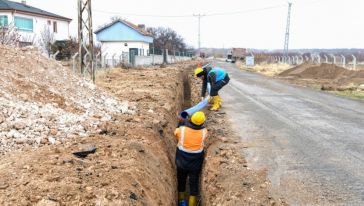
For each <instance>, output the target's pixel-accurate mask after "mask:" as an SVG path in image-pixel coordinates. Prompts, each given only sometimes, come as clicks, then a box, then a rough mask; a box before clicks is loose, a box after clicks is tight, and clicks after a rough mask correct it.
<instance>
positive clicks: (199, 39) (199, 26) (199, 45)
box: [193, 14, 206, 54]
mask: <svg viewBox="0 0 364 206" xmlns="http://www.w3.org/2000/svg"><path fill="white" fill-rule="evenodd" d="M193 16H196V17H197V18H198V53H199V54H200V53H201V17H203V16H206V15H205V14H194V15H193Z"/></svg>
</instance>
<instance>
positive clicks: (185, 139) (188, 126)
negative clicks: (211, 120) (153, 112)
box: [174, 112, 207, 206]
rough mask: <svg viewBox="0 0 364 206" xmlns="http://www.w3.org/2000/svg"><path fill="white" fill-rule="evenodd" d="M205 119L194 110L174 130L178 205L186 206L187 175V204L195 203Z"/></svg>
mask: <svg viewBox="0 0 364 206" xmlns="http://www.w3.org/2000/svg"><path fill="white" fill-rule="evenodd" d="M205 119H206V117H205V114H204V113H203V112H196V113H194V114H193V115H192V116H191V119H190V120H189V121H187V122H186V123H185V125H184V123H182V126H180V127H178V128H177V129H176V130H175V132H174V134H175V136H176V137H177V138H178V145H177V149H176V166H177V179H178V205H179V206H187V204H186V201H185V191H186V181H187V177H189V183H190V197H189V201H188V206H196V205H197V195H198V194H199V183H200V173H201V169H202V163H203V160H204V142H205V140H206V137H207V129H206V128H205V127H204V126H203V125H204V123H205ZM180 121H181V120H180ZM180 123H181V122H180Z"/></svg>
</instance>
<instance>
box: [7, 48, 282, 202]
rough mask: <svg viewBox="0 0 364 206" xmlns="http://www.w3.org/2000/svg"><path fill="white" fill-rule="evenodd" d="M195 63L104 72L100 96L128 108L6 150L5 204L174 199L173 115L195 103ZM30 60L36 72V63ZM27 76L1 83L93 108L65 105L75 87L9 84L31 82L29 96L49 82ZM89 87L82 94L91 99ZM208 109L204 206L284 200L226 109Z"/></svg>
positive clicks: (71, 110) (44, 97)
mask: <svg viewBox="0 0 364 206" xmlns="http://www.w3.org/2000/svg"><path fill="white" fill-rule="evenodd" d="M25 56H26V54H25ZM38 61H40V60H38ZM41 62H43V63H44V64H43V63H42V65H44V67H46V63H47V62H46V61H45V60H44V59H42V58H41ZM196 64H197V62H189V63H181V64H177V65H173V66H168V67H167V68H153V69H133V70H122V69H113V70H107V71H104V72H101V73H100V74H99V76H98V80H97V88H98V89H97V94H98V95H101V94H102V95H109V96H110V98H111V97H115V98H116V99H118V100H123V101H126V102H128V108H130V109H131V110H130V112H118V113H117V112H116V113H112V112H110V115H111V117H110V119H105V120H104V121H101V122H100V123H99V124H95V125H94V126H93V127H95V128H90V131H89V132H88V133H87V136H84V135H82V136H81V135H80V134H79V133H74V134H73V135H72V137H68V136H67V137H66V138H65V139H64V140H63V141H57V142H56V144H52V143H47V142H46V143H45V144H39V145H38V144H36V145H32V147H29V146H26V145H20V146H19V147H16V149H14V150H9V151H6V152H4V153H2V154H1V158H0V205H167V206H170V205H176V197H177V194H176V192H177V191H176V188H177V183H176V174H175V165H174V157H175V145H176V139H175V137H174V136H173V130H174V129H175V126H176V113H177V112H178V111H181V110H182V108H183V107H188V106H189V105H191V104H193V103H196V102H197V101H198V91H199V89H200V85H199V82H197V81H196V80H195V79H193V76H192V68H194V67H195V66H196ZM33 66H34V68H33V69H35V70H36V68H37V65H33ZM58 67H60V68H61V69H62V67H61V66H59V65H57V68H58ZM62 71H63V70H62ZM44 75H47V72H46V71H44ZM67 75H69V74H67ZM28 76H29V77H27V78H24V77H20V78H21V80H22V81H21V82H18V81H17V80H16V79H15V80H14V81H9V82H8V83H7V84H8V85H7V87H5V86H3V88H6V89H8V90H6V91H9V92H12V95H14V96H19V98H20V99H23V100H26V101H37V102H40V103H47V102H51V103H57V104H54V106H57V108H59V109H62V111H63V110H64V111H67V112H68V113H70V114H72V113H75V114H79V113H82V112H84V111H85V110H88V109H89V108H82V107H80V106H78V104H66V102H67V101H64V100H67V99H68V98H69V96H72V95H74V94H76V93H77V91H75V92H74V94H71V93H72V91H73V90H72V89H74V88H73V87H72V88H71V87H66V88H67V91H66V90H65V91H64V92H63V91H58V92H53V93H54V94H55V95H46V94H44V95H39V96H38V95H34V96H31V95H27V96H20V94H17V91H15V90H14V91H13V90H10V88H12V87H11V84H15V85H17V86H16V87H15V88H17V90H18V91H19V92H22V91H24V90H27V91H28V88H29V94H33V93H31V91H33V90H34V89H32V87H34V85H39V88H42V87H41V85H43V84H45V83H44V82H41V81H39V82H38V84H33V83H32V82H30V81H29V78H30V79H31V77H32V75H28ZM55 76H57V75H55ZM72 78H75V82H78V81H79V79H78V78H77V77H72ZM34 82H35V83H37V82H36V81H34ZM56 83H57V88H58V89H60V90H62V88H65V87H64V86H62V84H65V83H61V82H57V81H56V82H55V84H56ZM48 86H49V85H48ZM23 87H24V88H23ZM68 88H69V89H68ZM46 90H47V91H49V89H46ZM87 91H89V90H85V91H84V93H85V97H87V98H90V97H89V96H87V95H86V94H88V93H87ZM92 91H93V90H92ZM68 93H70V94H68ZM56 94H57V95H56ZM102 95H101V96H102ZM38 97H39V98H38ZM48 97H49V98H50V100H49V99H47V98H48ZM82 97H83V96H81V97H80V98H82ZM28 98H29V99H28ZM76 100H77V96H75V97H74V101H75V102H76ZM14 101H15V100H14ZM95 101H96V102H97V100H95ZM62 102H64V104H63V103H62ZM69 105H71V106H69ZM73 105H76V106H73ZM95 105H96V106H98V104H96V103H95ZM96 106H95V107H96ZM104 106H105V105H104ZM106 106H107V105H106ZM78 108H82V109H78ZM15 110H16V108H15ZM57 111H58V110H57ZM100 111H105V112H106V111H108V110H107V109H104V110H100ZM68 113H67V114H68ZM207 114H208V121H207V127H208V129H209V131H210V133H209V139H208V142H207V148H206V159H205V164H204V168H203V172H202V178H201V201H200V204H199V205H285V203H284V201H282V200H274V199H273V198H272V197H271V196H270V194H269V189H270V183H269V182H268V181H267V177H266V171H264V170H261V171H256V170H252V169H250V168H248V167H247V164H246V161H245V159H244V156H243V154H242V148H244V147H246V146H245V145H244V143H243V142H241V141H240V140H239V138H238V137H237V136H236V135H235V134H234V132H233V131H232V130H231V128H230V127H229V122H228V121H227V120H226V118H225V115H226V114H225V113H224V112H217V113H210V112H207ZM101 116H102V114H95V115H93V116H91V117H89V118H91V119H95V118H96V119H97V118H100V117H101ZM86 123H87V121H86ZM75 124H78V123H75ZM56 125H57V124H55V127H57V126H56ZM85 126H87V124H86V125H85ZM30 127H31V128H32V125H30ZM24 131H26V130H24ZM25 133H26V132H25ZM51 133H52V132H50V133H49V135H51ZM45 134H48V133H45ZM12 138H15V137H12ZM55 138H57V136H55ZM9 141H13V140H12V139H9ZM14 141H15V140H14ZM89 147H96V152H95V153H93V154H90V155H88V156H87V157H85V158H78V157H76V156H74V155H73V154H72V153H74V152H77V151H82V150H84V149H86V148H89ZM10 148H13V147H10Z"/></svg>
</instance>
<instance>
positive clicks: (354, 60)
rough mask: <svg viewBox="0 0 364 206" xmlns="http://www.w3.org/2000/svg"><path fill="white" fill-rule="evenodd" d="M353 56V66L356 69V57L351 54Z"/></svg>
mask: <svg viewBox="0 0 364 206" xmlns="http://www.w3.org/2000/svg"><path fill="white" fill-rule="evenodd" d="M351 56H352V57H353V68H354V70H356V57H355V56H354V55H351Z"/></svg>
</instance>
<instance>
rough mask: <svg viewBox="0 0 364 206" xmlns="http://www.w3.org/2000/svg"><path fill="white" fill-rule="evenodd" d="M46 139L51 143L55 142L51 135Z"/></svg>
mask: <svg viewBox="0 0 364 206" xmlns="http://www.w3.org/2000/svg"><path fill="white" fill-rule="evenodd" d="M48 141H49V143H51V144H56V139H54V138H53V137H48Z"/></svg>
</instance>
